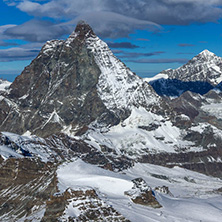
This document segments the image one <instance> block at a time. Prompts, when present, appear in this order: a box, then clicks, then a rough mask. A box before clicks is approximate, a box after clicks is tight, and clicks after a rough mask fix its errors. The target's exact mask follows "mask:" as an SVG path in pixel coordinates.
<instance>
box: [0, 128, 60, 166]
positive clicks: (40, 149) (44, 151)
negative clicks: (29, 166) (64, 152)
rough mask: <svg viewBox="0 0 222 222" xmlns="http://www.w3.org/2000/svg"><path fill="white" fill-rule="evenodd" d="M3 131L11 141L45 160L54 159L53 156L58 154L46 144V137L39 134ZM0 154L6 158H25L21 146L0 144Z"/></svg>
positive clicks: (33, 155)
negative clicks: (15, 147)
mask: <svg viewBox="0 0 222 222" xmlns="http://www.w3.org/2000/svg"><path fill="white" fill-rule="evenodd" d="M1 133H2V134H3V135H5V136H7V137H8V138H9V139H10V141H12V142H14V143H15V144H17V145H18V146H19V145H20V146H21V147H22V149H23V150H24V151H27V152H29V153H30V154H31V155H32V157H35V158H40V159H41V160H42V161H43V162H47V161H50V160H54V159H53V158H52V157H53V156H57V154H56V153H55V152H54V151H52V150H51V149H49V147H48V146H47V145H46V144H45V141H44V139H42V138H40V137H37V136H30V135H29V132H27V133H26V134H25V135H22V136H20V135H18V134H14V133H9V132H1ZM0 155H1V156H2V158H4V159H7V158H9V157H16V158H24V156H23V155H22V150H21V149H20V148H19V149H17V150H15V149H13V148H9V147H7V146H4V145H0Z"/></svg>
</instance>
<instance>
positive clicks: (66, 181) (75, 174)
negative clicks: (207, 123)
mask: <svg viewBox="0 0 222 222" xmlns="http://www.w3.org/2000/svg"><path fill="white" fill-rule="evenodd" d="M57 174H58V181H59V190H60V192H64V191H65V190H66V189H67V188H71V189H73V190H76V189H78V190H79V189H83V190H85V189H91V188H93V189H95V190H96V192H97V194H98V195H99V197H100V198H101V199H102V200H103V201H104V202H105V203H107V204H109V205H112V206H113V207H114V208H115V209H116V210H117V211H119V212H120V213H121V214H122V215H123V216H125V217H126V218H127V219H129V220H131V221H132V222H138V221H140V222H148V221H159V222H162V221H163V222H166V221H167V222H171V221H172V222H187V221H189V222H199V221H204V222H218V221H220V220H221V216H222V207H221V206H222V199H221V196H220V194H218V193H216V192H215V190H216V189H218V188H220V187H221V186H222V181H221V180H220V179H218V178H213V177H209V176H205V175H203V174H200V173H196V172H192V171H189V170H185V169H182V168H179V167H174V168H165V167H161V166H156V165H152V164H141V163H137V164H136V165H135V166H134V167H133V168H130V169H128V170H125V171H124V172H121V173H114V172H111V171H108V170H104V169H101V168H99V167H96V166H94V165H90V164H86V163H84V162H83V161H82V160H79V159H77V160H75V161H74V162H70V163H65V164H63V165H61V166H60V167H59V169H58V170H57ZM158 176H162V178H163V179H160V178H158ZM138 177H142V178H143V179H144V180H145V181H146V182H147V184H148V185H149V186H151V187H152V188H153V189H154V188H155V187H157V186H163V185H165V186H168V187H169V189H170V191H171V193H172V194H173V197H172V196H170V195H167V194H163V193H158V192H155V195H156V198H157V200H158V201H159V202H160V204H161V205H162V206H163V207H162V208H160V209H153V208H151V207H147V206H142V205H137V204H134V203H133V202H132V201H131V200H130V198H129V197H128V196H126V195H124V192H125V191H127V190H129V189H131V188H132V186H133V183H132V181H131V180H132V179H135V178H138ZM70 211H72V208H70V207H69V210H67V211H66V212H69V213H71V214H73V215H76V212H70Z"/></svg>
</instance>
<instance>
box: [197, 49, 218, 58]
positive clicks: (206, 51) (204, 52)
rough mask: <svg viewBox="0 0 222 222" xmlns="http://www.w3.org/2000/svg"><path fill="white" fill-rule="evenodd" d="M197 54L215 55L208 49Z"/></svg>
mask: <svg viewBox="0 0 222 222" xmlns="http://www.w3.org/2000/svg"><path fill="white" fill-rule="evenodd" d="M199 55H202V56H205V57H210V56H216V55H215V54H214V53H213V52H210V51H209V50H208V49H205V50H203V51H202V52H200V53H199Z"/></svg>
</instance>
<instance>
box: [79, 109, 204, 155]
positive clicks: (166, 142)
mask: <svg viewBox="0 0 222 222" xmlns="http://www.w3.org/2000/svg"><path fill="white" fill-rule="evenodd" d="M152 126H156V128H154V129H152V130H149V129H146V127H148V128H149V127H152ZM184 133H185V132H183V130H181V129H179V128H178V127H176V126H173V125H172V123H171V122H170V121H169V120H168V121H166V120H165V119H164V118H163V117H162V116H159V115H156V114H154V113H152V112H148V111H147V110H146V109H145V108H143V107H139V108H133V109H132V112H131V115H130V116H129V117H128V118H127V119H125V120H124V121H123V122H121V123H120V124H118V125H116V126H112V127H110V128H108V129H100V130H98V129H95V128H92V129H90V130H89V131H88V133H87V134H86V135H84V136H83V137H82V138H83V139H84V140H85V142H87V143H89V144H90V145H92V146H94V147H97V148H98V149H100V145H105V146H107V147H109V148H111V149H115V150H116V151H117V153H119V154H122V153H124V154H125V155H128V157H130V158H137V157H138V156H140V155H143V154H146V153H147V152H149V153H160V152H176V151H178V150H182V149H184V148H187V147H191V146H192V148H190V150H189V151H200V150H201V148H200V147H195V146H193V145H194V144H193V143H192V142H190V141H184V140H183V139H182V135H183V134H184Z"/></svg>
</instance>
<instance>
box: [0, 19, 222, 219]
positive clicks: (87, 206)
mask: <svg viewBox="0 0 222 222" xmlns="http://www.w3.org/2000/svg"><path fill="white" fill-rule="evenodd" d="M221 61H222V59H221V58H220V57H217V56H216V55H214V54H213V53H211V52H209V51H207V50H204V51H203V52H201V53H200V54H199V55H197V56H196V57H194V58H193V59H192V60H190V61H189V62H188V63H187V64H186V65H184V66H182V67H180V68H178V69H176V70H172V69H170V70H166V71H163V72H161V73H160V74H159V75H157V76H156V77H154V78H152V79H142V78H140V77H139V76H137V75H136V74H134V73H133V72H132V71H131V70H130V69H129V68H127V67H126V66H125V64H124V63H122V62H121V61H120V60H119V59H118V58H116V57H115V56H114V55H113V53H112V52H111V50H110V49H109V47H108V46H107V44H106V43H105V42H103V41H102V40H101V39H99V37H97V36H96V35H95V33H94V32H93V30H92V28H91V27H90V26H89V25H88V24H86V23H85V22H80V23H79V24H78V25H77V27H76V29H75V31H74V32H73V33H71V35H70V36H69V37H68V38H67V39H66V40H52V41H48V42H46V44H45V45H44V46H43V47H42V49H41V51H40V52H39V54H38V56H37V57H36V58H35V59H34V60H33V61H32V62H31V64H30V65H28V66H27V67H25V69H24V70H23V72H22V73H21V75H19V76H18V77H17V78H16V79H15V81H14V82H13V83H12V84H10V83H9V82H7V81H2V80H1V81H0V130H1V133H0V155H1V156H0V167H1V173H0V184H1V185H0V203H1V206H2V207H1V209H0V220H2V221H138V220H139V221H150V220H157V221H185V220H188V221H197V220H203V221H204V219H206V218H207V219H206V221H207V220H208V219H209V218H210V215H209V214H208V213H206V215H205V216H204V215H201V214H200V215H199V217H198V216H197V215H195V212H194V211H192V210H191V211H190V212H191V213H190V214H189V213H186V212H184V210H183V209H184V208H186V207H188V206H190V204H192V206H194V207H193V208H194V209H195V207H199V209H200V211H203V210H204V209H205V207H204V206H207V207H206V208H207V209H208V210H209V212H210V211H213V212H214V218H213V221H217V219H218V218H219V215H221V210H219V206H220V204H221V200H220V199H221V197H220V192H221V180H220V179H219V178H221V177H222V159H221V158H222V147H221V146H222V145H221V144H222V108H221V107H222V92H221V91H220V82H221V80H222V73H221V67H222V63H221ZM153 164H155V165H153ZM102 168H103V169H102ZM183 168H184V169H183ZM190 170H192V171H190ZM193 171H196V172H193ZM197 172H198V173H197ZM200 173H204V174H206V175H208V176H206V175H202V174H200ZM210 176H214V177H217V178H213V177H210ZM180 187H182V190H180ZM187 187H189V188H187ZM200 187H201V188H200ZM171 188H172V191H171ZM199 190H200V191H199ZM195 195H197V196H195ZM173 196H174V197H173ZM202 196H204V197H205V200H204V203H203V200H202V199H201V197H202ZM188 197H189V201H187V198H188ZM212 198H214V200H215V202H216V204H215V205H213V204H212V200H213V199H212ZM174 205H179V207H178V208H177V213H175V212H173V211H172V210H171V208H172V207H173V206H174ZM214 206H215V207H214ZM146 212H149V214H147V213H146ZM135 218H137V219H135ZM138 218H139V219H138ZM211 219H212V218H211Z"/></svg>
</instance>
